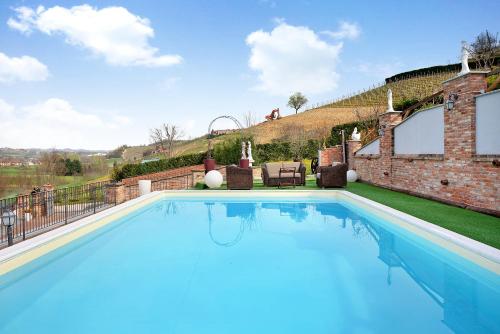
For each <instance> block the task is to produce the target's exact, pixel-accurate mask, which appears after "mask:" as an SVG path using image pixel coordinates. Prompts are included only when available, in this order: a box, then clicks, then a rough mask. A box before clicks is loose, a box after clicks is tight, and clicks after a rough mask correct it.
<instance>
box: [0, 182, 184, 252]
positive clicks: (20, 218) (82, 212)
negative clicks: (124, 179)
mask: <svg viewBox="0 0 500 334" xmlns="http://www.w3.org/2000/svg"><path fill="white" fill-rule="evenodd" d="M115 186H116V185H115V184H114V183H112V182H111V181H104V182H97V183H90V184H85V185H81V186H75V187H68V188H61V189H54V190H46V191H44V190H40V191H33V192H31V193H30V194H28V195H18V196H15V197H10V198H5V199H0V248H3V247H6V246H8V245H9V246H10V245H12V244H14V243H17V242H19V241H22V240H26V239H27V238H30V237H33V236H36V235H38V234H41V233H44V232H47V231H50V230H52V229H54V228H56V227H59V226H62V225H65V224H69V223H71V222H73V221H75V220H78V219H81V218H83V217H86V216H89V215H92V214H95V213H97V212H99V211H102V210H104V209H107V208H110V207H112V206H115V205H116V204H117V191H116V189H114V188H113V187H115ZM192 186H193V175H192V174H185V175H179V176H172V177H168V178H164V179H159V180H154V181H152V182H151V190H152V191H159V190H169V189H188V188H190V187H192ZM124 188H125V189H124V190H125V194H124V195H125V198H124V199H122V200H121V202H123V201H128V200H131V199H134V198H137V197H139V186H138V184H134V185H129V186H125V187H124Z"/></svg>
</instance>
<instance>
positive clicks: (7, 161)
mask: <svg viewBox="0 0 500 334" xmlns="http://www.w3.org/2000/svg"><path fill="white" fill-rule="evenodd" d="M25 164H26V162H24V161H23V160H20V159H13V158H3V159H1V160H0V166H23V165H25Z"/></svg>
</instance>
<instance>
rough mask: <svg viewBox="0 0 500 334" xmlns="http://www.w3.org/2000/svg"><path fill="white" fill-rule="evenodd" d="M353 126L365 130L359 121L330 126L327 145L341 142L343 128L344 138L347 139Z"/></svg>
mask: <svg viewBox="0 0 500 334" xmlns="http://www.w3.org/2000/svg"><path fill="white" fill-rule="evenodd" d="M354 128H358V131H360V132H361V131H362V130H366V129H365V126H364V125H363V124H362V123H361V122H352V123H345V124H341V125H337V126H334V127H333V128H332V132H331V137H330V138H329V140H328V145H330V146H335V145H341V144H342V132H341V131H342V130H344V136H345V140H348V139H349V136H350V135H351V134H352V132H353V131H354Z"/></svg>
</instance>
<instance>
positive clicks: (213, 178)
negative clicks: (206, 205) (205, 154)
mask: <svg viewBox="0 0 500 334" xmlns="http://www.w3.org/2000/svg"><path fill="white" fill-rule="evenodd" d="M222 181H224V179H223V178H222V174H221V173H220V172H219V171H218V170H211V171H210V172H208V173H207V174H206V175H205V184H206V185H207V186H208V187H209V188H219V187H220V186H221V185H222Z"/></svg>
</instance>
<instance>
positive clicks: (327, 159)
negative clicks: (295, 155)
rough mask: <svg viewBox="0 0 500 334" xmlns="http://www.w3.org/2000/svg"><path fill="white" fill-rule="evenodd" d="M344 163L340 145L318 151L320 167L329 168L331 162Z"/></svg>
mask: <svg viewBox="0 0 500 334" xmlns="http://www.w3.org/2000/svg"><path fill="white" fill-rule="evenodd" d="M342 161H344V157H343V153H342V145H336V146H333V147H328V148H325V149H323V150H320V151H319V163H320V166H331V165H332V163H333V162H342Z"/></svg>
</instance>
